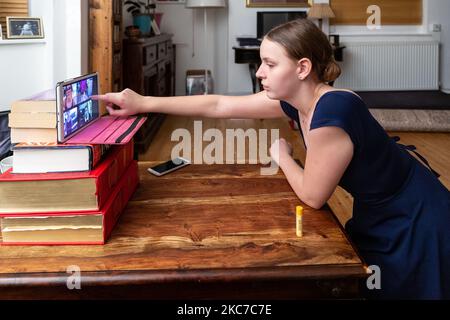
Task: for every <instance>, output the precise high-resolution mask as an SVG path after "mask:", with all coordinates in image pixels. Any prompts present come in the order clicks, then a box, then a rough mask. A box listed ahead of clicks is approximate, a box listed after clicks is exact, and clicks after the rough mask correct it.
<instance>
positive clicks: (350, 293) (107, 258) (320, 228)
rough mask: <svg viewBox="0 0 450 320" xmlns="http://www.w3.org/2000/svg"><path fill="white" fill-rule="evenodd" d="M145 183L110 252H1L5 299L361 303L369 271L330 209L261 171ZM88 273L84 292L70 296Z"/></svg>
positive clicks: (208, 172)
mask: <svg viewBox="0 0 450 320" xmlns="http://www.w3.org/2000/svg"><path fill="white" fill-rule="evenodd" d="M154 164H155V163H148V162H147V163H140V177H141V184H140V186H139V188H138V190H137V191H136V193H135V195H134V197H133V198H132V201H131V202H130V203H129V205H128V206H127V209H126V210H125V212H124V213H123V215H122V217H121V219H120V220H119V223H118V225H117V226H116V228H115V230H114V232H113V234H112V237H111V239H110V240H109V241H108V243H107V244H106V245H105V246H63V247H5V246H4V247H0V298H1V299H5V298H12V299H15V298H39V299H41V298H64V299H80V298H81V299H86V298H90V299H91V298H94V299H96V298H112V299H114V298H153V299H171V298H177V299H186V298H188V299H189V298H224V299H241V298H242V299H250V298H253V299H264V298H274V299H285V298H317V297H322V298H354V297H358V296H359V287H358V283H360V282H361V280H362V279H363V278H365V277H366V273H365V268H364V265H363V263H362V261H361V260H360V258H359V257H358V255H357V254H356V252H355V250H354V249H353V247H352V245H351V244H350V243H349V241H348V240H347V238H346V236H345V234H344V232H343V231H342V229H341V228H340V226H339V224H338V222H337V220H336V219H335V217H334V216H333V214H332V213H331V212H330V210H329V209H328V208H326V207H325V208H323V209H322V210H313V209H311V208H309V207H308V206H306V205H304V207H305V212H304V217H303V220H304V224H303V232H304V236H303V237H302V238H298V237H296V234H295V215H294V211H295V206H296V205H299V204H301V202H300V201H299V200H298V198H297V197H296V196H295V194H294V192H293V191H292V189H291V188H290V186H289V185H288V183H287V181H286V178H285V176H284V175H283V173H282V172H281V170H280V171H279V173H278V174H277V175H273V176H262V175H260V166H259V165H212V166H206V165H191V166H188V167H186V168H183V169H181V170H179V171H177V172H174V173H171V174H169V175H167V176H164V177H160V178H157V177H154V176H152V175H150V174H149V173H147V172H146V168H148V167H149V166H152V165H154ZM72 265H75V266H79V268H80V270H81V290H76V289H75V290H69V289H68V288H67V281H68V278H69V277H70V276H71V274H70V273H67V268H68V266H72Z"/></svg>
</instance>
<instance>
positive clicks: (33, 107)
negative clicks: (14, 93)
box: [11, 89, 56, 114]
mask: <svg viewBox="0 0 450 320" xmlns="http://www.w3.org/2000/svg"><path fill="white" fill-rule="evenodd" d="M22 112H25V113H38V112H44V113H55V114H56V90H55V89H49V90H47V91H43V92H39V93H37V94H35V95H34V96H31V97H29V98H25V99H23V100H18V101H14V102H13V103H12V104H11V113H22Z"/></svg>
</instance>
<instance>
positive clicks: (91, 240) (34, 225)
mask: <svg viewBox="0 0 450 320" xmlns="http://www.w3.org/2000/svg"><path fill="white" fill-rule="evenodd" d="M138 183H139V175H138V165H137V162H136V161H132V162H131V164H130V165H129V166H128V168H127V170H126V171H125V173H124V174H123V175H122V177H121V179H120V181H119V182H118V183H117V185H116V187H115V188H114V190H113V192H112V193H111V195H110V197H109V198H108V200H107V201H106V203H105V205H104V206H103V207H102V209H101V210H96V211H91V212H85V213H80V212H69V213H67V212H64V213H63V212H59V213H57V212H49V213H39V214H20V215H15V216H5V215H0V221H1V232H2V239H3V241H2V243H1V245H100V244H105V242H106V241H107V239H108V238H109V236H110V235H111V232H112V230H113V228H114V226H115V224H116V223H117V220H118V219H119V216H120V214H121V213H122V212H123V210H124V209H125V207H126V205H127V203H128V201H129V200H130V198H131V196H132V195H133V193H134V191H135V190H136V187H137V185H138Z"/></svg>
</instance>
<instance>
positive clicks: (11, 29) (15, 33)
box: [6, 17, 44, 39]
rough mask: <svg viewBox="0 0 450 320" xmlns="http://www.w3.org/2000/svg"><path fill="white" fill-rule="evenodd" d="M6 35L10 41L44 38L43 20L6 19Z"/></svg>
mask: <svg viewBox="0 0 450 320" xmlns="http://www.w3.org/2000/svg"><path fill="white" fill-rule="evenodd" d="M6 33H7V35H6V37H7V38H8V39H43V38H44V29H43V26H42V20H41V18H29V17H6Z"/></svg>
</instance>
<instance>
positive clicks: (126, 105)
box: [92, 89, 144, 117]
mask: <svg viewBox="0 0 450 320" xmlns="http://www.w3.org/2000/svg"><path fill="white" fill-rule="evenodd" d="M92 99H93V100H98V101H104V102H106V110H108V112H109V114H110V115H112V116H119V117H123V116H132V115H135V114H138V113H142V112H143V110H142V109H141V108H142V106H143V104H144V101H143V100H144V97H143V96H141V95H140V94H137V93H136V92H134V91H133V90H131V89H125V90H123V91H122V92H115V93H107V94H103V95H98V96H92ZM113 105H116V106H117V107H119V108H120V109H114V108H113Z"/></svg>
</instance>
